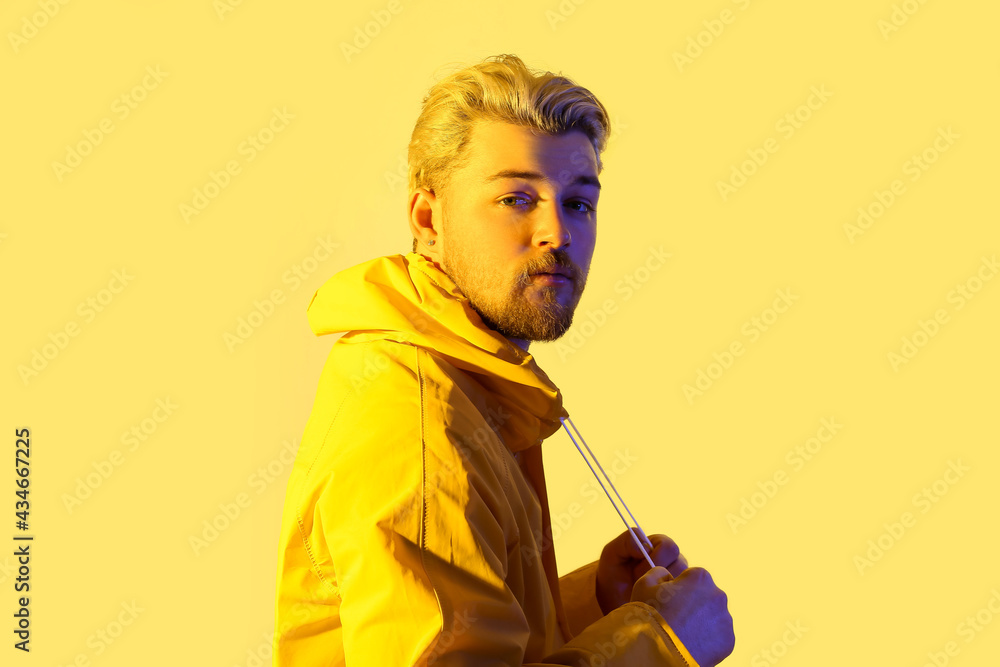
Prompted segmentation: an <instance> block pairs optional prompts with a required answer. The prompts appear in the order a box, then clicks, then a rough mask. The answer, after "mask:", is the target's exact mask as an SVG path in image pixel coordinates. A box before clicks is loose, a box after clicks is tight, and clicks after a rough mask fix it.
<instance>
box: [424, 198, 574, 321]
mask: <svg viewBox="0 0 1000 667" xmlns="http://www.w3.org/2000/svg"><path fill="white" fill-rule="evenodd" d="M442 230H444V236H445V238H447V242H446V244H445V247H444V248H443V252H442V255H441V263H442V268H443V269H444V270H445V272H446V273H447V274H448V275H449V277H450V278H451V279H452V280H453V281H454V282H455V284H456V285H457V286H458V288H459V289H460V290H461V291H462V293H463V294H464V295H465V296H466V298H468V299H469V305H470V306H472V309H473V310H475V311H476V312H477V313H478V314H479V317H480V318H482V320H483V323H485V324H486V326H488V327H489V328H490V329H493V330H494V331H496V332H497V333H499V334H500V335H502V336H505V337H506V338H519V339H523V340H529V341H532V340H536V341H553V340H556V339H557V338H559V337H560V336H562V335H563V334H565V333H566V331H568V330H569V328H570V325H572V324H573V313H574V311H575V310H576V306H577V304H578V303H579V301H580V296H581V295H582V294H583V288H584V286H585V285H586V276H582V275H581V273H580V271H578V270H577V271H574V278H575V279H574V280H572V281H571V282H570V284H569V285H568V286H567V285H543V284H540V283H536V282H533V280H532V278H531V276H530V275H529V274H530V273H531V272H533V271H536V270H538V269H541V268H546V267H548V266H551V264H544V263H536V265H535V266H524V267H518V268H516V269H512V268H509V267H504V266H499V265H498V264H497V262H495V261H490V260H489V258H488V257H486V256H482V255H479V254H477V253H476V252H475V250H476V249H477V248H478V246H477V245H476V243H475V240H474V239H473V238H471V237H463V236H462V235H461V234H455V233H454V232H455V230H454V229H453V228H451V227H450V226H449V224H448V216H447V215H443V220H442ZM549 254H551V255H552V257H553V258H554V259H555V260H556V263H559V264H562V265H564V266H573V263H572V261H571V260H570V258H569V255H567V254H566V252H565V251H564V250H556V251H554V252H550V253H549ZM566 294H569V297H567V296H566Z"/></svg>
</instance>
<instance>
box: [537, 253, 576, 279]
mask: <svg viewBox="0 0 1000 667" xmlns="http://www.w3.org/2000/svg"><path fill="white" fill-rule="evenodd" d="M556 269H562V270H563V271H565V272H566V273H567V274H569V277H570V278H571V279H572V280H574V281H575V280H577V278H578V277H579V271H577V269H576V267H575V266H574V265H573V262H572V260H570V258H569V255H568V254H566V252H564V251H562V250H555V251H553V252H548V253H545V254H544V255H542V256H541V257H540V258H539V259H538V261H536V262H533V263H532V264H531V265H529V266H528V267H527V268H526V269H525V272H524V279H525V280H529V279H530V277H531V276H532V275H534V274H536V273H552V272H553V271H555V270H556Z"/></svg>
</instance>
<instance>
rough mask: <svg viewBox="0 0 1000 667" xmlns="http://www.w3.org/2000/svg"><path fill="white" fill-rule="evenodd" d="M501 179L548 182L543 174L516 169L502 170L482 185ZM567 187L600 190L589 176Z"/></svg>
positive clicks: (582, 177) (584, 175)
mask: <svg viewBox="0 0 1000 667" xmlns="http://www.w3.org/2000/svg"><path fill="white" fill-rule="evenodd" d="M501 178H521V179H524V180H526V181H547V180H549V179H548V178H546V177H545V176H544V175H543V174H539V173H538V172H537V171H518V170H517V169H504V170H503V171H498V172H497V173H495V174H493V175H492V176H489V177H487V179H486V180H485V181H484V183H492V182H493V181H497V180H500V179H501ZM568 185H593V186H594V187H595V188H597V189H598V190H600V189H601V182H600V181H599V180H597V177H596V176H590V175H589V174H580V175H578V176H577V177H576V178H574V179H573V180H572V181H570V182H569V184H568Z"/></svg>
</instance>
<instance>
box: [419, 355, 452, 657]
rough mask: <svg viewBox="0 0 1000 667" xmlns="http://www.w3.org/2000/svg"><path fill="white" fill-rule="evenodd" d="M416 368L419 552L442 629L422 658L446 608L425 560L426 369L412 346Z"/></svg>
mask: <svg viewBox="0 0 1000 667" xmlns="http://www.w3.org/2000/svg"><path fill="white" fill-rule="evenodd" d="M412 349H413V357H414V366H415V367H416V369H417V386H418V388H419V392H420V394H419V396H420V401H419V402H420V536H419V538H418V541H419V545H420V548H419V551H420V567H421V568H422V569H423V575H424V579H425V580H426V581H427V582H428V583H430V584H431V590H433V591H434V599H435V600H436V601H437V604H438V612H439V613H440V614H441V628H440V630H439V631H438V634H437V635H436V636H435V637H434V640H433V641H432V642H431V643H430V644H429V645H428V646H427V647H426V648H425V649H424V652H423V654H422V657H424V656H429V655H434V654H435V651H436V650H437V645H438V643H439V642H440V639H441V635H442V633H443V632H444V620H445V619H444V608H443V607H442V606H441V598H440V596H439V595H438V592H437V588H435V587H434V585H433V583H431V578H430V574H429V573H428V572H427V561H426V559H425V556H426V553H427V441H426V437H425V434H426V413H425V411H424V405H425V401H424V398H425V395H426V394H425V392H424V369H423V366H422V365H421V363H420V348H418V347H417V346H415V345H414V346H412Z"/></svg>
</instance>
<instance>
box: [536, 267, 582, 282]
mask: <svg viewBox="0 0 1000 667" xmlns="http://www.w3.org/2000/svg"><path fill="white" fill-rule="evenodd" d="M531 275H533V276H545V275H549V276H562V277H564V278H568V279H572V278H573V276H572V275H571V274H570V271H569V269H564V268H562V267H559V266H557V267H556V268H554V269H552V270H550V271H536V272H535V273H532V274H531Z"/></svg>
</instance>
